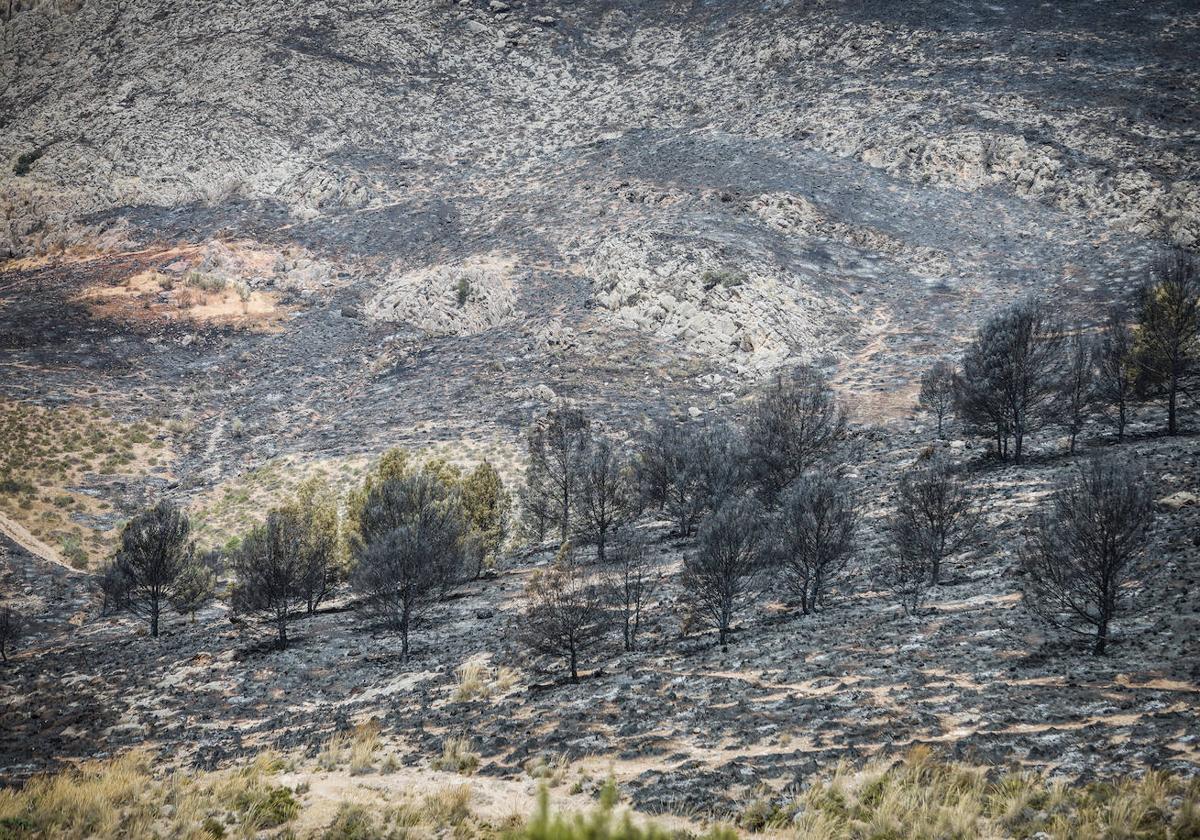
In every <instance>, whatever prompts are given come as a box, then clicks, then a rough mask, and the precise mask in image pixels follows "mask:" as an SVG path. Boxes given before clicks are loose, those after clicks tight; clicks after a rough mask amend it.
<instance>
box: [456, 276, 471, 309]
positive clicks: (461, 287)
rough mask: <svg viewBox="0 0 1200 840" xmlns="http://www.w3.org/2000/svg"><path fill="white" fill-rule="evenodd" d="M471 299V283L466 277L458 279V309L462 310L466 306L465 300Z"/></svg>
mask: <svg viewBox="0 0 1200 840" xmlns="http://www.w3.org/2000/svg"><path fill="white" fill-rule="evenodd" d="M470 297H471V281H470V280H468V279H467V278H466V277H459V278H458V308H459V309H462V308H463V307H464V306H466V305H467V300H468V299H469V298H470Z"/></svg>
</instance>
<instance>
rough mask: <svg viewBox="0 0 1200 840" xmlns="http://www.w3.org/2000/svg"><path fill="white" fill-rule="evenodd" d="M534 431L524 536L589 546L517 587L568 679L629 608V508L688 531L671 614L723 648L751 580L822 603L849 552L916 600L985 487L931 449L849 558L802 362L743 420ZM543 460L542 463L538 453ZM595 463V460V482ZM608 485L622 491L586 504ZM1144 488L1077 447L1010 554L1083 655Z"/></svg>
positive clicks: (1128, 589) (981, 517) (821, 388)
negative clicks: (868, 559) (635, 431)
mask: <svg viewBox="0 0 1200 840" xmlns="http://www.w3.org/2000/svg"><path fill="white" fill-rule="evenodd" d="M548 430H550V431H548ZM547 440H552V441H554V445H553V446H551V447H546V446H545V442H546V441H547ZM530 444H531V445H530V455H531V462H532V463H533V464H534V467H533V468H531V469H530V471H529V472H528V474H527V486H526V487H525V489H524V491H523V493H524V495H525V498H537V499H541V500H544V501H545V505H544V507H543V508H542V509H541V511H540V512H534V513H533V519H532V521H531V522H529V523H527V524H529V525H530V527H531V529H532V530H533V531H534V532H535V533H538V532H539V529H544V528H545V527H546V524H547V522H549V524H550V525H551V526H553V527H554V529H555V533H556V535H558V536H560V537H561V536H563V535H572V534H573V535H575V536H577V537H583V538H586V539H588V540H590V541H591V542H593V543H595V544H596V546H597V552H596V560H597V564H596V566H595V567H589V565H588V564H587V563H586V562H584V560H583V559H582V558H581V555H580V553H579V552H578V551H571V552H564V553H560V557H559V559H558V560H556V562H555V563H554V564H553V566H552V567H551V568H550V569H549V570H547V571H544V572H541V573H539V574H537V575H536V576H535V577H534V579H533V581H532V582H531V583H530V586H529V589H528V591H527V593H526V595H527V604H526V608H525V612H524V628H523V635H524V636H525V638H526V640H527V642H528V644H529V645H530V647H532V648H533V649H534V650H537V651H540V652H543V653H548V654H554V655H557V656H561V657H562V658H563V659H564V661H565V662H566V663H567V664H568V666H569V669H570V672H571V674H572V677H575V675H576V673H577V663H578V659H579V657H580V655H581V653H582V651H584V650H585V649H586V648H587V647H588V646H589V645H592V644H595V643H597V642H598V641H599V640H600V639H602V638H603V637H604V636H605V635H606V634H607V632H608V630H609V629H610V628H611V626H612V624H613V622H617V623H622V622H624V623H625V624H628V622H629V620H630V616H631V615H632V614H633V612H632V610H631V608H630V606H629V602H628V599H626V598H624V597H623V589H622V587H621V586H620V584H621V583H622V581H623V580H624V579H626V576H627V571H626V569H627V568H628V565H629V561H628V559H627V558H626V555H625V554H624V548H623V546H624V545H625V544H626V541H627V540H628V539H629V535H630V534H631V533H632V534H636V533H637V531H636V530H635V529H632V528H630V527H629V523H631V522H633V520H634V519H635V518H636V517H637V516H638V514H640V513H644V512H647V511H655V510H657V511H661V515H662V516H663V517H664V518H666V519H668V520H669V521H671V522H672V523H674V530H675V533H676V536H678V537H681V538H689V539H693V538H694V541H693V543H692V548H691V550H689V551H688V552H687V553H686V555H685V558H684V562H683V564H682V569H681V571H680V574H679V579H678V583H679V591H680V593H681V596H682V601H683V607H684V610H685V613H686V617H685V626H687V625H688V624H697V623H698V624H701V625H704V626H707V627H709V628H711V629H712V630H714V631H715V632H716V634H717V638H718V641H719V643H720V644H722V645H724V644H726V642H727V639H728V635H729V633H730V631H731V628H732V626H733V623H734V619H735V617H736V615H737V614H738V612H739V610H741V609H742V608H744V607H745V606H746V605H747V604H749V603H751V602H752V601H753V600H754V599H755V598H756V597H757V596H759V595H760V594H761V593H763V592H764V591H769V592H771V593H772V594H776V595H784V596H785V597H787V598H789V599H791V601H792V602H793V603H794V604H795V606H797V607H798V609H799V611H800V612H801V613H802V614H806V613H809V612H813V611H817V610H820V609H822V608H824V607H825V606H826V604H827V603H828V601H829V599H830V597H831V593H832V592H833V591H834V589H835V588H836V586H837V584H838V582H839V581H840V580H841V579H843V578H844V576H845V574H846V572H847V570H849V569H851V568H855V567H856V566H857V568H856V571H858V572H859V573H862V574H864V575H866V576H869V577H870V578H872V579H874V580H875V581H876V582H877V583H879V584H882V585H883V586H884V587H886V588H887V589H888V590H890V591H891V592H892V593H893V594H894V597H895V598H896V600H897V602H898V603H899V604H900V605H901V606H902V607H903V609H904V610H905V611H906V612H908V613H910V614H911V613H915V612H917V611H918V610H919V608H920V607H921V605H922V603H923V601H924V598H925V596H926V593H927V592H928V591H929V589H930V587H932V586H935V585H937V584H938V583H940V582H942V581H943V580H944V578H945V571H944V563H945V561H946V560H947V559H948V558H951V557H955V556H959V555H961V554H963V553H964V552H967V551H969V550H970V549H971V547H972V546H973V545H974V544H976V543H977V542H978V541H979V540H980V538H981V537H982V536H983V531H984V528H983V526H984V522H985V513H986V511H985V507H984V504H983V499H982V496H981V494H979V493H978V492H976V491H975V490H974V489H973V488H972V487H971V484H970V481H969V477H968V474H967V473H965V472H964V471H963V469H962V468H961V467H957V466H955V465H953V464H951V463H950V462H949V461H948V460H946V459H944V458H942V457H937V456H934V457H930V458H928V459H927V460H925V461H923V462H921V463H919V464H918V465H916V466H915V467H913V468H912V469H910V470H908V471H906V472H905V473H904V474H903V475H902V476H901V478H900V480H899V481H898V482H897V483H896V485H895V486H894V488H893V492H894V499H895V505H894V508H893V510H892V512H891V514H890V516H889V517H887V519H886V521H885V522H884V532H885V534H886V537H887V546H888V547H887V550H886V551H885V552H884V553H883V554H882V555H881V557H880V558H879V559H878V560H877V561H876V562H875V563H873V564H871V565H870V566H869V567H867V566H865V565H863V564H857V563H856V561H857V559H858V558H857V551H856V548H857V544H858V540H859V531H860V528H859V524H860V519H861V509H862V504H861V500H862V496H861V491H860V490H859V489H857V488H856V487H855V486H854V482H853V481H851V480H850V479H849V478H848V477H847V476H845V475H843V474H842V470H841V464H842V463H844V461H845V459H846V458H847V457H848V455H849V452H850V450H849V447H848V442H847V439H846V434H845V414H844V412H843V411H842V410H841V408H840V407H838V406H837V404H836V400H835V399H834V397H833V395H832V392H831V391H830V389H829V387H828V385H827V383H826V382H825V381H824V379H823V378H822V377H821V376H820V375H819V374H817V373H816V372H814V371H812V370H811V369H803V370H800V371H797V372H795V373H794V374H792V375H787V376H779V377H777V378H776V379H775V380H773V381H772V382H771V383H770V384H769V386H768V387H767V388H766V389H764V391H763V392H762V393H760V394H759V395H758V396H757V397H756V398H755V400H754V401H753V402H752V403H751V405H750V407H749V410H748V413H747V418H746V421H745V423H744V425H742V426H740V427H735V426H731V425H722V424H701V423H681V422H676V421H664V422H662V423H658V424H654V425H653V426H651V427H650V428H649V429H647V430H646V432H645V433H644V434H643V435H642V436H641V438H640V439H639V440H638V441H636V443H635V444H634V445H633V446H632V447H630V449H629V451H628V452H622V451H620V450H618V449H617V448H616V445H615V444H614V443H612V442H611V441H609V440H607V439H606V438H605V437H604V436H603V435H602V434H601V433H600V432H599V431H598V430H597V429H595V428H594V427H593V426H592V424H589V423H588V422H587V420H586V418H585V417H584V416H583V415H582V414H581V413H579V412H578V411H577V410H575V409H561V410H556V411H552V412H550V414H549V415H548V416H547V418H546V419H545V421H544V422H543V423H542V424H541V425H539V426H538V427H536V428H535V429H534V430H532V432H531V435H530ZM568 453H570V457H564V456H566V455H567V454H568ZM543 458H546V459H548V460H549V459H551V458H552V459H553V461H552V462H551V463H550V464H548V465H546V466H542V465H539V463H538V462H539V460H540V459H543ZM594 464H603V470H600V471H598V472H599V474H601V475H603V476H604V480H603V481H597V479H596V477H595V475H596V474H597V471H594V470H593V468H592V465H594ZM607 487H619V488H620V490H619V492H617V491H614V492H613V493H612V495H611V497H609V498H606V501H605V504H603V505H598V504H597V497H598V496H599V497H606V493H605V492H602V490H601V489H600V488H607ZM1149 498H1150V494H1149V490H1148V485H1147V482H1146V480H1145V478H1144V476H1143V475H1142V474H1141V473H1140V471H1139V470H1138V469H1137V468H1136V467H1135V466H1134V465H1132V464H1131V463H1130V462H1127V461H1124V460H1120V459H1111V458H1110V459H1090V460H1088V461H1087V462H1086V463H1085V464H1084V466H1083V467H1082V468H1081V469H1080V470H1079V471H1077V472H1075V473H1073V474H1072V475H1071V476H1070V477H1069V478H1068V479H1066V480H1064V482H1063V483H1062V484H1061V485H1060V486H1059V487H1058V488H1057V489H1056V491H1055V493H1054V495H1053V497H1052V499H1051V501H1050V502H1049V503H1048V505H1047V508H1046V512H1045V515H1044V516H1043V515H1039V516H1038V517H1037V524H1036V527H1035V533H1034V536H1033V537H1032V538H1031V539H1030V540H1029V541H1028V543H1027V545H1025V546H1024V548H1023V549H1022V551H1021V554H1020V557H1021V564H1020V565H1021V569H1022V572H1023V574H1024V576H1025V580H1026V581H1027V584H1028V585H1027V587H1026V598H1027V603H1028V604H1029V606H1030V607H1031V609H1033V610H1034V611H1035V612H1036V613H1037V614H1038V615H1040V616H1042V617H1044V618H1045V619H1047V620H1048V621H1051V622H1052V623H1055V624H1059V625H1061V626H1063V627H1068V628H1070V629H1074V630H1082V632H1087V633H1092V634H1094V635H1095V652H1097V653H1103V652H1104V650H1105V647H1106V644H1107V639H1108V633H1109V629H1108V628H1109V624H1110V622H1111V620H1112V618H1113V617H1114V616H1115V615H1116V614H1117V613H1118V612H1119V611H1120V610H1121V609H1123V608H1127V607H1128V606H1129V604H1130V600H1129V597H1128V596H1129V595H1131V594H1132V593H1133V592H1135V591H1136V590H1137V589H1138V588H1139V587H1140V585H1141V584H1142V583H1144V582H1145V580H1146V579H1147V578H1148V572H1149V571H1150V570H1151V569H1152V564H1151V563H1150V558H1149V555H1148V554H1147V552H1146V551H1145V533H1146V529H1147V528H1148V527H1149V526H1150V522H1151V520H1152V514H1153V510H1152V507H1151V505H1150V502H1149ZM601 507H603V508H604V509H615V510H620V511H621V512H622V515H621V516H616V517H613V518H611V519H609V518H604V519H603V520H601V518H599V517H596V516H594V515H592V514H591V513H590V512H589V510H590V509H597V508H601ZM572 510H575V511H577V513H575V514H572V513H571V511H572ZM527 515H529V512H528V511H527ZM604 523H607V529H608V532H607V534H602V533H600V532H601V531H603V530H604V528H603V527H602V525H603V524H604ZM605 542H609V543H615V544H616V545H617V546H618V547H620V548H619V552H618V553H619V557H620V560H619V562H617V563H616V564H615V569H612V570H609V569H608V564H606V563H605V559H604V554H603V553H602V552H601V550H600V546H601V545H602V544H604V543H605ZM639 550H641V549H639ZM647 578H651V579H653V572H652V566H650V567H647V566H646V564H645V562H644V561H643V564H642V565H641V566H640V571H639V578H638V579H639V580H645V579H647ZM639 591H640V592H643V593H644V592H645V590H644V589H642V590H639ZM639 606H640V607H642V608H643V609H644V602H642V603H640V604H639ZM638 615H639V616H640V613H638ZM627 646H628V645H627Z"/></svg>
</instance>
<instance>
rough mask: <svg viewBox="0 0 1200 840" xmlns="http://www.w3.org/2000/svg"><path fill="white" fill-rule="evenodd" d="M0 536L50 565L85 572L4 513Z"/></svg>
mask: <svg viewBox="0 0 1200 840" xmlns="http://www.w3.org/2000/svg"><path fill="white" fill-rule="evenodd" d="M0 534H4V535H5V536H6V537H8V538H9V539H10V540H12V541H13V542H15V543H16V544H17V545H19V546H21V548H23V549H25V550H26V551H28V552H29V553H30V554H32V555H34V556H36V557H40V558H42V559H43V560H45V561H47V562H49V563H56V564H58V565H59V566H62V567H63V568H64V569H67V570H68V571H70V572H72V573H74V574H83V572H81V571H79V570H78V569H76V568H74V567H72V566H71V564H69V563H67V561H65V560H63V559H62V556H61V555H59V553H58V552H57V551H55V550H54V549H53V548H51V547H50V546H48V545H46V544H45V543H44V542H42V541H41V540H39V539H38V538H37V537H35V536H34V535H33V534H31V533H29V531H28V530H26V528H25V526H24V525H21V524H19V523H17V522H13V521H12V520H11V519H9V518H8V517H7V516H5V515H4V514H3V513H0Z"/></svg>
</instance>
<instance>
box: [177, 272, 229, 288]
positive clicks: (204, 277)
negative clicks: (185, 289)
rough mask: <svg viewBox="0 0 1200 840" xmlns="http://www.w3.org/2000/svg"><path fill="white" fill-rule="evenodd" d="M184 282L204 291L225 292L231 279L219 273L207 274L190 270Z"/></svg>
mask: <svg viewBox="0 0 1200 840" xmlns="http://www.w3.org/2000/svg"><path fill="white" fill-rule="evenodd" d="M184 282H185V283H187V285H189V286H191V287H192V288H195V289H199V290H200V291H202V292H223V291H225V288H226V286H228V285H229V281H228V280H226V279H225V278H224V277H222V276H220V275H219V274H205V273H204V272H201V271H189V272H188V273H187V275H186V276H185V277H184Z"/></svg>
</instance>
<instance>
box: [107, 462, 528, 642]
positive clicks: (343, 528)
mask: <svg viewBox="0 0 1200 840" xmlns="http://www.w3.org/2000/svg"><path fill="white" fill-rule="evenodd" d="M509 508H510V502H509V494H508V492H507V491H506V490H505V488H504V485H503V482H502V481H501V479H500V476H499V473H498V472H497V471H496V470H495V468H494V467H492V466H491V464H488V463H486V462H485V463H483V464H481V465H479V467H477V468H476V469H475V470H473V471H471V472H470V473H466V474H464V473H462V472H461V471H460V470H458V469H457V468H455V467H453V466H451V465H448V464H446V463H445V462H442V461H429V462H426V463H424V464H420V465H417V464H415V463H414V462H413V461H412V460H411V459H410V458H409V456H408V455H407V454H406V453H404V452H403V451H402V450H393V451H391V452H388V453H386V454H385V455H384V456H383V458H381V460H380V462H379V464H378V465H377V467H376V468H375V470H374V471H373V472H372V473H371V474H370V475H369V476H368V477H367V478H366V480H365V481H364V483H363V486H362V487H361V488H360V489H358V490H356V491H355V492H353V493H351V494H350V497H349V498H348V500H347V501H346V504H345V513H344V514H343V513H342V512H341V511H339V506H338V500H337V496H336V494H335V493H334V492H333V490H332V489H331V488H330V487H329V486H328V485H325V484H323V483H321V482H319V481H309V482H305V483H304V484H302V485H301V487H300V489H299V491H298V492H297V494H296V496H295V497H294V498H293V500H292V501H291V502H289V503H288V504H287V505H284V506H283V507H280V508H276V509H273V510H271V511H270V512H269V513H268V514H267V516H266V519H265V521H264V522H263V523H262V524H261V525H259V526H258V527H256V528H254V529H253V530H251V531H250V532H249V533H248V534H246V535H245V536H244V537H243V538H242V539H241V540H240V542H238V543H236V544H235V545H234V546H233V547H232V548H231V549H230V550H229V551H228V552H227V556H225V557H222V556H221V555H219V554H217V553H215V552H210V553H208V554H198V553H197V552H196V550H195V547H194V542H193V539H192V534H191V525H190V522H189V520H188V517H187V515H186V514H185V513H184V512H183V511H181V510H180V509H179V508H178V507H176V506H174V505H172V504H170V503H169V502H165V501H164V502H160V503H159V504H158V505H156V506H155V507H153V508H150V509H148V510H146V511H144V512H142V513H140V514H138V515H137V516H135V517H134V518H133V519H131V520H130V521H129V523H127V524H126V526H125V528H124V530H123V532H122V535H121V547H120V549H119V550H118V552H117V553H116V555H115V557H114V558H113V560H112V562H111V563H110V564H109V566H108V567H107V568H106V569H105V570H104V572H103V574H102V575H101V588H102V591H103V594H104V604H105V611H106V612H117V611H128V612H131V613H133V614H135V615H138V616H141V617H144V618H145V619H146V620H147V622H148V624H149V628H150V634H151V635H152V636H158V634H159V628H160V617H161V615H162V614H163V612H164V610H166V609H167V608H168V607H170V608H173V609H175V610H176V611H177V612H180V613H187V612H194V611H195V610H197V609H199V607H201V606H202V605H203V604H204V603H206V602H207V601H208V600H211V599H212V598H213V597H214V595H215V592H216V585H217V580H218V576H219V575H220V574H221V572H222V561H226V562H227V564H228V570H229V572H230V573H231V578H232V584H231V586H230V587H229V590H228V593H227V596H228V601H229V604H230V607H231V611H232V614H233V616H235V617H236V618H237V619H239V620H240V619H243V618H257V619H261V620H263V621H265V622H267V623H269V624H270V625H271V626H272V627H273V628H274V631H275V635H276V643H277V646H278V647H280V648H283V647H286V646H287V644H288V625H289V623H290V621H291V620H292V619H293V618H295V617H296V616H298V615H301V614H304V613H308V614H312V613H314V612H315V611H316V610H317V609H318V607H319V606H320V604H321V603H322V602H323V601H324V600H325V599H326V598H327V597H328V595H329V594H330V592H331V591H333V589H334V587H336V586H337V585H338V584H341V583H348V584H349V586H350V588H351V589H352V591H353V592H354V593H355V594H356V595H357V596H358V598H357V601H356V603H357V604H358V605H359V606H360V607H361V608H362V609H364V610H365V611H367V612H369V613H370V614H371V615H373V616H374V617H376V618H378V619H379V620H381V621H382V622H384V623H385V624H386V625H387V626H389V627H391V628H393V629H395V630H397V631H398V632H399V633H400V635H401V653H402V655H403V656H404V657H406V658H407V656H408V638H409V632H410V630H411V629H413V628H414V627H416V626H417V625H418V624H419V623H420V621H421V619H422V617H423V616H424V615H425V614H426V612H427V611H428V608H429V606H430V605H431V604H432V603H433V602H434V601H436V600H437V599H438V598H439V597H440V596H441V595H442V594H444V592H445V591H446V590H447V588H448V587H449V586H451V585H452V584H454V583H457V582H459V581H462V580H465V579H469V578H472V577H479V576H480V575H481V574H482V571H483V569H484V565H485V563H486V561H487V559H488V558H489V557H491V556H493V555H494V553H495V552H496V551H498V550H499V549H500V546H501V545H502V544H503V541H504V539H505V536H506V534H507V530H508V517H509Z"/></svg>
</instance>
